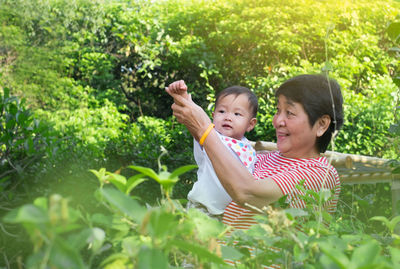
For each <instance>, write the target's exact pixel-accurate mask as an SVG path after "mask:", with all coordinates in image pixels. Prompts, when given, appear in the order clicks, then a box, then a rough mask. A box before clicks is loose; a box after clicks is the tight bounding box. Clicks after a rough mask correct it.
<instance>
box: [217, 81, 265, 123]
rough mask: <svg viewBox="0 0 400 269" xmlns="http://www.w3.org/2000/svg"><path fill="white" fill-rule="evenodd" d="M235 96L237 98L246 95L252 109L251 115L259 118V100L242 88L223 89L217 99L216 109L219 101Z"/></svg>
mask: <svg viewBox="0 0 400 269" xmlns="http://www.w3.org/2000/svg"><path fill="white" fill-rule="evenodd" d="M232 94H233V95H235V96H236V97H237V96H239V95H241V94H245V95H246V96H247V99H248V101H249V105H250V109H251V114H252V117H253V118H255V117H256V116H257V111H258V100H257V96H256V95H255V94H254V93H253V92H252V91H251V90H250V89H248V88H246V87H242V86H237V85H235V86H231V87H228V88H225V89H223V90H222V91H220V92H219V93H218V94H217V97H216V99H215V107H216V106H217V104H218V101H219V100H220V99H221V98H222V97H225V96H228V95H232Z"/></svg>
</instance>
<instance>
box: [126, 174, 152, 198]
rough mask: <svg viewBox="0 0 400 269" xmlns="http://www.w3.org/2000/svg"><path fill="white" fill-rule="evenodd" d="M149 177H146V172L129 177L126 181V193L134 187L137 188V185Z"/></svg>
mask: <svg viewBox="0 0 400 269" xmlns="http://www.w3.org/2000/svg"><path fill="white" fill-rule="evenodd" d="M146 180H147V178H145V177H144V174H137V175H134V176H132V177H130V178H129V179H128V182H127V183H126V190H125V193H126V194H129V193H130V192H131V191H132V190H133V189H134V188H136V186H137V185H139V184H140V183H142V182H145V181H146Z"/></svg>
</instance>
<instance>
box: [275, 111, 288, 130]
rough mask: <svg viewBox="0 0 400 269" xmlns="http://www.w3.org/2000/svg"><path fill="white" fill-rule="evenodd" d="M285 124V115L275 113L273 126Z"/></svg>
mask: <svg viewBox="0 0 400 269" xmlns="http://www.w3.org/2000/svg"><path fill="white" fill-rule="evenodd" d="M285 125H286V121H285V117H283V116H282V115H281V114H276V115H275V126H277V127H281V126H285Z"/></svg>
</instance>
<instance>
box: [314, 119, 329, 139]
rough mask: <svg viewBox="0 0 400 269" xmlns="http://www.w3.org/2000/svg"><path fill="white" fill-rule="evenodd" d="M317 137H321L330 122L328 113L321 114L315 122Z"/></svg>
mask: <svg viewBox="0 0 400 269" xmlns="http://www.w3.org/2000/svg"><path fill="white" fill-rule="evenodd" d="M316 124H317V137H321V136H322V135H323V134H324V133H325V132H326V130H328V128H329V125H330V124H331V117H330V116H329V115H323V116H322V117H320V118H319V119H318V120H317V122H316Z"/></svg>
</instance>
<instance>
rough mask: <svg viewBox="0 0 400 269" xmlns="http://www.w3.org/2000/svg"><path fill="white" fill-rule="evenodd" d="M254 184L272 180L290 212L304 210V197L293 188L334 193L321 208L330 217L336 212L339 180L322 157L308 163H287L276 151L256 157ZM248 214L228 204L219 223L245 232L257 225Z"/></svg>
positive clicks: (248, 211) (299, 160)
mask: <svg viewBox="0 0 400 269" xmlns="http://www.w3.org/2000/svg"><path fill="white" fill-rule="evenodd" d="M253 175H254V177H255V179H256V180H274V181H275V182H276V184H278V186H279V188H280V189H281V190H282V193H283V194H284V195H287V200H286V202H288V203H289V206H290V207H293V208H304V207H305V203H304V201H303V200H302V199H301V196H302V195H304V193H302V192H301V190H299V189H297V188H296V185H297V184H299V183H300V182H301V181H302V180H304V185H303V186H304V188H305V189H306V190H307V189H310V190H314V191H316V192H318V191H319V190H320V189H321V188H325V189H329V190H334V197H333V199H330V200H329V201H328V202H327V203H326V204H325V205H324V206H325V209H326V210H327V211H328V212H330V213H333V212H335V211H336V206H337V201H338V199H339V194H340V180H339V175H338V173H337V171H336V169H335V168H334V167H333V166H331V165H330V164H329V163H328V160H327V159H326V158H325V157H318V158H310V159H290V158H286V157H283V156H281V155H280V154H279V152H278V151H273V152H268V153H259V154H257V162H256V164H255V170H254V173H253ZM255 214H257V213H255V212H253V211H251V210H248V209H246V208H243V207H241V206H240V205H238V204H236V203H235V202H231V203H230V204H229V205H228V206H227V207H226V208H225V211H224V216H223V219H222V222H223V223H224V224H227V225H230V226H232V227H233V228H234V229H248V228H249V227H250V226H251V225H254V224H256V223H257V222H256V221H255V220H254V218H253V217H254V215H255Z"/></svg>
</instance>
